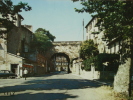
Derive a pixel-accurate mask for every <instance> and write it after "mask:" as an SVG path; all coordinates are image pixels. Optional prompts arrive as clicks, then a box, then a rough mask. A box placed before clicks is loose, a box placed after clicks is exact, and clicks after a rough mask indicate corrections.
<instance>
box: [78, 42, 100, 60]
mask: <svg viewBox="0 0 133 100" xmlns="http://www.w3.org/2000/svg"><path fill="white" fill-rule="evenodd" d="M80 54H81V57H82V58H83V59H87V58H91V57H93V56H95V55H97V54H98V49H97V47H96V45H95V44H94V42H93V40H86V41H84V42H83V43H82V45H81V49H80Z"/></svg>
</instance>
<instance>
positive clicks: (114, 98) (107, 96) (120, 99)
mask: <svg viewBox="0 0 133 100" xmlns="http://www.w3.org/2000/svg"><path fill="white" fill-rule="evenodd" d="M96 92H97V93H98V94H99V95H100V97H101V98H102V100H133V94H132V97H127V96H125V95H124V94H118V93H117V94H116V93H115V92H114V91H113V87H110V86H101V87H99V88H97V89H96ZM132 93H133V91H132Z"/></svg>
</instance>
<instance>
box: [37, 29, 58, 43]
mask: <svg viewBox="0 0 133 100" xmlns="http://www.w3.org/2000/svg"><path fill="white" fill-rule="evenodd" d="M35 33H41V34H46V35H47V36H48V37H49V39H50V40H51V41H52V42H53V41H54V39H55V38H56V37H55V36H53V35H52V34H51V33H50V32H49V31H47V30H45V29H43V28H38V29H37V30H36V31H35Z"/></svg>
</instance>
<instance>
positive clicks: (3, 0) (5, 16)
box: [0, 0, 31, 35]
mask: <svg viewBox="0 0 133 100" xmlns="http://www.w3.org/2000/svg"><path fill="white" fill-rule="evenodd" d="M22 10H25V11H30V10H31V7H30V6H29V5H28V3H23V2H20V3H18V4H17V5H13V2H12V1H11V0H0V28H1V29H0V35H1V34H3V33H8V32H9V31H10V30H11V29H12V27H13V23H14V22H15V20H16V17H15V14H17V13H19V12H22ZM2 28H5V29H6V30H2Z"/></svg>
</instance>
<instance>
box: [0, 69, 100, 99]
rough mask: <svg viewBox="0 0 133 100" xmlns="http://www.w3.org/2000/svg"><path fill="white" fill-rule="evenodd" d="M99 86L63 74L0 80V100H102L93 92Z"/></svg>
mask: <svg viewBox="0 0 133 100" xmlns="http://www.w3.org/2000/svg"><path fill="white" fill-rule="evenodd" d="M101 85H102V84H100V83H96V82H93V81H91V80H86V79H82V78H81V77H78V76H75V75H72V74H67V73H64V72H61V73H59V72H56V73H52V74H49V75H44V76H41V77H30V78H27V80H24V79H23V78H21V79H0V100H102V99H100V96H99V94H97V93H96V91H95V88H97V87H99V86H101ZM4 92H15V94H14V95H10V94H8V95H7V94H4Z"/></svg>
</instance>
